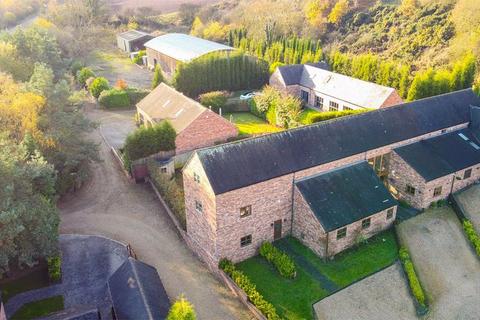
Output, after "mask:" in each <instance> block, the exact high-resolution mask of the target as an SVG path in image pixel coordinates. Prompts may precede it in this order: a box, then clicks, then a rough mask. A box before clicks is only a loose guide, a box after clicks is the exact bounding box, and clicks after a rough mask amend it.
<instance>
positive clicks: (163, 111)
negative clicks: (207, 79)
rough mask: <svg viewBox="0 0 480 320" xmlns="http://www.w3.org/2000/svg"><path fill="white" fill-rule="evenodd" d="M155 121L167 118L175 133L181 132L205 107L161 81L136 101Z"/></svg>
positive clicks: (138, 106)
mask: <svg viewBox="0 0 480 320" xmlns="http://www.w3.org/2000/svg"><path fill="white" fill-rule="evenodd" d="M137 108H140V109H141V110H143V111H144V112H145V113H146V114H148V115H149V116H150V117H151V118H152V119H153V120H154V121H155V122H160V121H162V120H168V121H170V123H171V124H172V126H173V128H174V129H175V131H176V132H177V133H180V132H182V131H183V130H184V129H185V128H186V127H188V126H189V125H190V124H191V123H192V122H193V121H194V120H195V119H197V118H198V116H200V115H201V114H202V113H203V112H205V111H207V108H205V107H204V106H202V105H201V104H200V103H198V102H197V101H195V100H193V99H190V98H189V97H187V96H185V95H184V94H182V93H181V92H178V91H177V90H175V89H174V88H172V87H170V86H168V85H166V84H165V83H163V82H162V83H161V84H160V85H159V86H158V87H156V88H155V89H153V91H152V92H150V93H149V94H148V95H147V96H146V97H145V98H143V99H142V100H141V101H140V102H139V103H137Z"/></svg>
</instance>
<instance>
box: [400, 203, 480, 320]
mask: <svg viewBox="0 0 480 320" xmlns="http://www.w3.org/2000/svg"><path fill="white" fill-rule="evenodd" d="M397 231H398V235H399V238H400V241H401V243H403V244H404V245H406V246H407V247H408V249H409V251H410V255H411V257H412V260H413V263H414V265H415V269H416V271H417V274H418V276H419V278H420V281H421V282H422V285H423V287H424V289H425V291H426V293H427V296H428V298H429V302H430V313H429V315H428V316H427V317H428V318H429V319H440V320H443V319H445V320H450V319H462V320H467V319H472V320H473V319H478V315H479V314H480V303H479V302H480V260H479V259H478V257H476V255H475V254H474V252H473V250H472V248H471V247H470V245H469V243H468V242H467V240H466V238H465V236H464V234H463V231H462V227H461V224H460V222H459V220H458V218H457V216H456V215H455V213H454V212H453V210H452V209H451V208H450V207H443V208H437V209H431V210H427V211H426V212H424V213H422V214H420V215H418V216H416V217H414V218H411V219H410V220H407V221H405V222H402V223H401V224H399V225H398V228H397Z"/></svg>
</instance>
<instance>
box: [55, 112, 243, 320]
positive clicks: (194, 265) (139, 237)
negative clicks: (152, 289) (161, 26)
mask: <svg viewBox="0 0 480 320" xmlns="http://www.w3.org/2000/svg"><path fill="white" fill-rule="evenodd" d="M87 116H88V117H89V118H91V119H92V120H95V121H100V122H101V119H102V118H105V117H108V116H109V114H108V113H107V112H105V111H102V110H90V111H88V112H87ZM92 138H93V139H95V141H97V142H99V143H100V144H101V145H100V153H101V157H102V159H103V160H104V161H103V162H101V163H99V164H96V165H95V166H94V170H93V179H92V180H91V181H90V182H89V183H88V184H87V185H85V187H84V188H83V189H81V190H80V191H79V192H78V193H76V194H74V195H73V196H71V198H70V199H68V198H66V199H64V200H63V201H62V202H61V203H60V204H59V208H60V212H61V218H62V221H61V225H60V231H61V233H78V234H94V235H104V236H106V237H109V238H112V239H116V240H119V241H121V242H124V243H130V244H131V245H132V247H133V249H134V250H135V252H136V254H137V257H138V259H140V260H142V261H144V262H146V263H148V264H151V265H152V266H154V267H156V268H157V270H158V273H159V275H160V278H161V279H162V282H163V284H164V286H165V289H166V291H167V293H168V295H169V297H170V298H171V299H175V298H176V297H178V296H179V295H180V294H182V293H184V294H185V296H186V297H187V299H188V300H190V301H191V302H192V303H193V304H194V305H195V309H196V311H197V315H198V318H199V319H212V320H214V319H219V320H224V319H251V318H252V316H251V314H250V313H249V312H248V311H247V310H246V308H245V307H244V306H243V305H242V304H241V303H240V302H239V301H238V299H237V298H236V297H235V296H233V294H232V293H231V292H230V291H228V290H227V288H225V287H224V286H223V285H222V284H221V283H220V282H219V281H218V280H217V279H215V278H214V277H213V275H212V274H211V273H210V272H209V271H208V270H207V268H206V267H205V266H204V265H203V264H202V263H200V261H199V260H198V259H197V258H196V257H195V256H194V255H193V253H192V252H191V251H190V250H189V249H188V248H187V247H186V245H185V244H184V243H183V241H182V240H181V239H180V237H179V235H178V234H177V233H176V231H175V229H174V226H173V223H172V222H171V221H170V220H169V217H168V215H167V213H166V212H165V211H164V209H163V208H162V207H161V205H160V203H159V201H158V199H157V198H156V196H155V195H154V193H153V191H152V190H151V189H150V188H149V187H148V186H147V185H144V184H139V185H137V184H132V183H131V182H130V181H129V180H127V178H126V177H125V176H124V175H123V173H122V172H121V171H120V168H119V167H118V164H117V163H116V162H115V161H114V159H113V156H112V155H111V153H110V151H109V148H108V147H107V146H106V144H105V143H104V142H103V140H102V139H101V137H100V134H99V131H98V130H97V131H95V132H94V133H93V134H92Z"/></svg>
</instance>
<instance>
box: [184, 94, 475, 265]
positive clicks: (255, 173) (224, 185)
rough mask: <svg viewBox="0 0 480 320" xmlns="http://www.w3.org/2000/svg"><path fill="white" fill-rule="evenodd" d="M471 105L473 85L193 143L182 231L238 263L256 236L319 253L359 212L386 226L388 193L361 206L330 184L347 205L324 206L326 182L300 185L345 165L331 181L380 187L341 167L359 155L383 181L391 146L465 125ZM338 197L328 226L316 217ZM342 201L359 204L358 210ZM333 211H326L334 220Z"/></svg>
mask: <svg viewBox="0 0 480 320" xmlns="http://www.w3.org/2000/svg"><path fill="white" fill-rule="evenodd" d="M472 106H480V99H479V97H478V96H477V95H476V94H475V93H474V92H473V91H472V90H471V89H468V90H461V91H457V92H452V93H449V94H444V95H440V96H435V97H431V98H426V99H422V100H417V101H413V102H409V103H405V104H401V105H398V106H393V107H389V108H381V109H378V110H374V111H371V112H366V113H362V114H358V115H355V116H349V117H343V118H338V119H333V120H329V121H324V122H320V123H316V124H313V125H310V126H305V127H301V128H297V129H292V130H287V131H283V132H279V133H274V134H269V135H264V136H260V137H255V138H250V139H245V140H241V141H236V142H232V143H228V144H223V145H218V146H215V147H211V148H204V149H201V150H197V151H196V152H195V153H193V154H192V156H191V157H190V159H189V160H188V162H187V164H186V165H185V167H184V169H183V181H184V191H185V213H186V221H187V234H188V235H189V237H190V238H191V239H192V241H194V242H195V243H196V244H197V246H198V247H199V248H201V249H199V252H197V253H198V254H199V255H200V256H201V257H202V258H203V259H205V260H207V261H209V262H212V263H218V261H219V260H220V259H221V258H228V259H231V260H232V261H234V262H238V261H242V260H244V259H246V258H249V257H251V256H253V255H255V254H257V253H258V248H259V246H260V245H261V244H262V243H263V242H264V241H273V240H275V239H278V238H279V237H284V236H287V235H294V236H296V237H298V238H299V239H300V241H304V243H305V244H306V245H308V246H309V247H310V248H312V249H313V250H315V251H316V252H317V253H318V254H319V255H322V254H324V255H331V254H335V253H337V252H338V251H339V250H342V249H343V248H346V247H348V246H350V245H352V244H354V243H355V239H356V238H357V236H356V234H357V233H358V230H359V228H361V225H362V224H363V222H362V221H363V220H364V219H365V218H366V217H372V219H371V220H370V224H371V225H374V226H375V229H376V228H377V227H378V230H381V229H382V228H385V227H388V225H389V224H390V223H391V222H390V221H389V220H390V219H393V220H394V219H395V217H396V212H395V204H394V203H393V200H389V201H392V205H391V206H385V207H375V206H371V204H370V206H365V204H363V203H362V202H360V203H359V204H358V205H356V204H354V203H355V202H356V201H360V200H358V199H355V198H353V197H349V196H347V194H348V193H349V192H348V190H345V189H342V188H343V187H340V185H341V183H338V185H337V184H335V185H332V186H334V187H335V188H336V190H337V191H336V193H337V194H339V195H340V194H343V195H344V197H345V198H344V200H343V201H344V202H346V203H345V204H335V205H333V204H331V205H330V206H327V207H326V209H327V211H325V210H324V209H325V208H322V207H321V206H317V205H315V203H316V202H314V201H313V200H312V199H316V198H317V197H318V198H319V199H332V200H331V201H340V200H334V199H335V197H333V195H331V194H329V191H328V190H325V189H319V190H318V193H308V195H307V192H304V193H302V192H301V191H302V187H301V186H302V185H305V184H307V182H306V181H309V179H308V178H309V177H310V178H312V179H313V180H311V182H308V184H312V185H315V182H316V181H317V179H319V180H318V181H323V180H322V179H327V178H328V177H329V176H328V175H327V176H322V174H324V173H328V172H330V174H331V170H335V169H339V168H343V170H344V171H342V170H340V171H338V172H339V173H341V174H338V178H335V179H338V180H335V181H340V180H341V179H344V181H345V179H351V180H352V181H354V180H355V183H358V184H359V185H362V186H363V187H362V188H367V189H368V188H369V189H370V190H371V189H372V186H374V185H378V183H376V181H374V180H368V179H366V180H365V179H364V178H362V179H357V178H356V177H363V176H364V174H365V176H366V173H365V172H367V171H362V172H363V173H362V174H360V173H356V171H355V170H352V169H350V170H347V169H346V168H349V167H348V166H349V165H353V164H355V163H358V162H365V161H367V162H368V163H369V164H370V165H371V167H372V169H373V170H374V172H375V173H376V174H377V176H379V178H380V180H381V181H383V182H384V183H385V184H387V186H388V183H389V176H390V175H391V172H390V170H391V166H390V164H391V161H392V157H395V154H394V152H393V150H394V149H398V148H400V147H402V146H405V145H408V144H411V143H415V142H418V141H421V140H425V139H430V138H434V137H437V136H442V135H445V134H448V133H451V132H455V131H458V130H462V129H466V128H468V126H469V124H470V122H471V119H472V118H471V109H472ZM345 166H347V167H345ZM363 166H364V164H363ZM335 172H336V171H335ZM398 173H401V172H398ZM349 175H350V178H348V176H349ZM305 178H307V180H302V179H305ZM332 181H333V180H332ZM368 181H370V182H368ZM469 183H470V182H469ZM379 188H380V187H379ZM322 190H323V191H322ZM380 191H381V189H379V193H373V194H369V195H368V197H372V199H374V201H379V200H380V199H383V200H387V199H388V198H386V195H384V194H383V193H382V192H380ZM357 192H358V191H357ZM350 193H352V192H351V191H350ZM300 196H301V198H300ZM339 197H340V196H339ZM302 199H303V200H304V206H303V211H300V210H298V209H299V208H300V202H297V203H296V202H295V200H302ZM337 199H338V198H337ZM383 200H382V201H383ZM309 201H310V202H311V205H310V204H309V203H308V202H309ZM330 203H333V202H330ZM350 203H352V204H350ZM342 205H345V206H347V207H344V209H345V210H346V211H342V214H343V213H345V214H346V215H348V219H344V218H342V220H341V221H342V223H340V224H338V225H335V224H334V225H332V226H330V225H328V223H327V222H326V221H327V220H322V218H323V217H325V216H324V215H326V216H328V215H329V214H331V213H332V212H333V211H331V210H332V209H331V208H335V207H336V206H342ZM348 206H351V207H350V208H356V207H357V206H358V208H359V209H360V211H361V212H362V213H361V214H360V213H358V211H354V210H350V209H348V208H349V207H348ZM295 208H296V209H297V210H295ZM320 208H322V209H320ZM329 208H330V209H329ZM392 208H393V212H392V211H391V210H390V209H392ZM318 210H321V212H320V211H318ZM329 210H330V211H329ZM389 210H390V211H389ZM305 212H306V213H305ZM315 212H317V214H315ZM336 212H338V211H336ZM298 214H300V215H302V214H304V215H305V216H308V217H310V218H311V221H313V225H316V226H317V227H316V228H313V227H312V223H308V222H306V218H305V219H304V218H302V217H300V216H297V215H298ZM337 214H338V213H333V215H334V216H335V218H338V219H340V218H339V216H338V217H337ZM390 216H392V218H389V217H390ZM387 217H388V218H387ZM383 218H385V220H384V221H382V220H383ZM393 220H392V221H393ZM315 221H318V222H315ZM339 221H340V220H339ZM380 221H382V223H380ZM365 224H368V222H365ZM320 226H321V227H322V228H323V229H324V230H323V231H322V230H321V228H320ZM345 226H346V229H345V230H344V231H341V232H340V239H339V240H341V241H340V242H339V243H340V244H339V245H338V246H336V247H334V248H331V249H327V248H324V247H325V246H326V242H325V240H323V239H322V236H323V237H325V235H326V234H327V233H328V234H329V237H330V236H331V237H335V238H334V241H333V242H330V243H331V244H332V243H334V242H335V241H336V236H337V234H338V232H339V229H342V228H344V227H345ZM309 228H310V229H309ZM372 230H373V229H372ZM331 232H333V233H332V234H330V233H331ZM343 232H345V234H342V233H343ZM302 233H303V234H304V239H302ZM307 235H308V237H307ZM363 236H370V234H369V233H366V234H363ZM322 248H323V249H322Z"/></svg>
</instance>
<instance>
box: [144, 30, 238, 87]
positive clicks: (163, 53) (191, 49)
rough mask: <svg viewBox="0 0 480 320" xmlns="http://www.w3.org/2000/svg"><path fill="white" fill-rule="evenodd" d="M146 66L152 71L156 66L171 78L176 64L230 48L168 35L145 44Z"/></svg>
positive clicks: (186, 36) (173, 34) (203, 40)
mask: <svg viewBox="0 0 480 320" xmlns="http://www.w3.org/2000/svg"><path fill="white" fill-rule="evenodd" d="M145 47H146V48H147V65H148V67H149V68H151V69H153V68H155V66H156V65H157V64H158V65H159V66H160V68H161V69H162V71H163V73H164V75H165V76H166V77H167V78H171V77H172V76H173V75H174V73H175V70H176V67H177V64H178V63H188V62H190V61H192V60H194V59H196V58H199V57H201V56H203V55H206V54H208V53H212V52H221V51H223V52H229V51H233V50H235V49H234V48H232V47H229V46H226V45H223V44H220V43H216V42H213V41H209V40H205V39H201V38H197V37H194V36H191V35H188V34H183V33H168V34H165V35H162V36H159V37H156V38H154V39H152V40H150V41H148V42H147V43H146V44H145Z"/></svg>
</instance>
